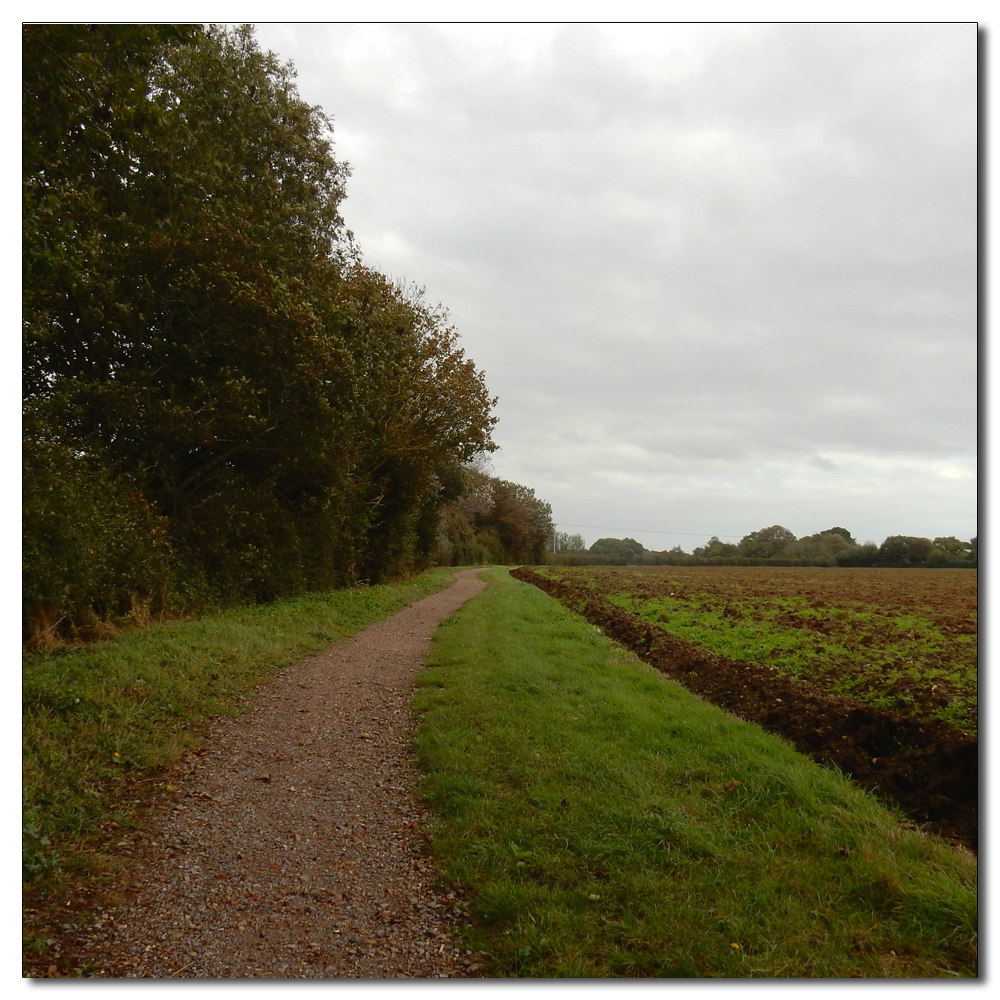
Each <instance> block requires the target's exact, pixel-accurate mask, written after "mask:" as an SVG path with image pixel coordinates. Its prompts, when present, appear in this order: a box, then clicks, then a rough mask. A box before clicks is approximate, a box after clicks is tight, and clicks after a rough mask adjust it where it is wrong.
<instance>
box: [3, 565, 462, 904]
mask: <svg viewBox="0 0 1000 1000" xmlns="http://www.w3.org/2000/svg"><path fill="white" fill-rule="evenodd" d="M451 579H452V574H451V572H450V571H448V570H435V571H432V572H430V573H427V574H424V575H422V576H420V577H418V578H416V579H414V580H412V581H410V582H407V583H399V584H390V585H386V586H378V587H365V588H357V589H352V590H338V591H333V592H330V593H326V594H313V595H309V596H305V597H301V598H296V599H291V600H284V601H276V602H274V603H272V604H266V605H258V606H254V607H244V608H238V609H233V610H230V611H228V612H225V613H222V614H217V615H212V616H209V617H205V618H201V619H198V620H195V621H183V622H172V623H168V624H163V625H156V626H152V627H150V628H146V629H142V630H136V631H133V632H130V633H126V634H123V635H121V636H120V637H118V638H116V639H113V640H109V641H106V642H101V643H95V644H94V645H92V646H88V647H85V648H82V649H79V650H76V651H73V652H67V653H62V654H49V655H34V656H29V657H28V658H26V660H25V662H24V667H23V744H24V759H23V786H22V787H23V807H24V815H23V820H24V870H25V877H26V880H27V882H28V883H29V884H30V885H31V886H33V887H34V888H36V889H38V890H40V891H44V890H51V889H53V888H54V887H56V886H58V885H59V884H61V883H65V881H66V880H67V879H68V878H70V877H74V876H76V875H79V874H82V873H86V872H89V871H93V870H95V869H99V868H100V867H101V866H102V865H103V864H105V863H107V862H109V861H110V860H111V858H112V856H113V855H114V853H115V852H114V847H113V845H112V844H111V843H109V832H110V831H113V830H117V831H118V833H116V834H115V835H114V839H115V840H117V839H118V838H119V837H120V836H122V835H125V833H126V831H128V830H129V829H130V828H134V827H136V826H141V825H142V818H141V815H139V814H140V813H141V809H142V805H143V802H144V801H145V799H147V798H148V797H149V795H150V793H151V792H152V791H153V786H154V784H155V778H156V775H157V774H158V773H159V772H160V771H161V769H162V768H164V767H166V766H168V765H170V764H173V763H175V762H177V761H178V760H179V759H181V758H182V757H183V755H184V754H185V753H186V752H188V751H190V750H191V749H192V748H193V747H195V746H196V745H198V744H199V743H200V742H201V739H202V734H203V730H204V723H205V722H206V721H207V720H208V719H210V718H211V717H213V716H221V715H237V714H239V713H241V712H243V711H245V709H246V708H247V707H248V705H249V699H250V697H251V696H252V695H253V693H254V692H255V689H256V688H258V687H259V686H260V685H262V684H263V683H265V682H266V681H267V680H269V679H270V678H271V677H273V676H274V674H275V673H277V672H278V671H279V670H280V669H281V668H283V667H285V666H287V665H289V664H290V663H293V662H294V661H295V660H297V659H299V658H301V657H303V656H306V655H308V654H309V653H313V652H316V651H318V650H320V649H323V648H324V647H325V646H327V645H329V644H330V643H331V642H334V641H336V640H338V639H342V638H344V637H346V636H348V635H351V634H353V633H355V632H357V631H359V630H360V629H363V628H365V627H366V626H368V625H370V624H371V623H372V622H375V621H378V620H380V619H382V618H384V617H386V616H387V615H389V614H392V613H393V612H394V611H397V610H399V609H400V608H403V607H405V606H406V605H408V604H410V603H412V602H413V601H415V600H417V599H419V598H421V597H424V596H426V595H427V594H430V593H433V592H435V591H437V590H440V589H441V588H442V587H444V586H446V585H448V583H450V581H451ZM112 824H118V825H117V827H116V826H112Z"/></svg>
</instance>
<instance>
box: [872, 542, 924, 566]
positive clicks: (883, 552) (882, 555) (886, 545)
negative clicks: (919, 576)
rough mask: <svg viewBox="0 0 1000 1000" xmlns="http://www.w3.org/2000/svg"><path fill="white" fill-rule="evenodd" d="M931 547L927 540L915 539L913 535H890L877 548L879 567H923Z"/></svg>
mask: <svg viewBox="0 0 1000 1000" xmlns="http://www.w3.org/2000/svg"><path fill="white" fill-rule="evenodd" d="M933 547H934V546H933V543H932V542H931V540H930V539H929V538H917V537H915V536H913V535H890V536H889V537H888V538H886V539H885V541H883V542H882V544H881V545H880V546H879V550H878V561H879V565H881V566H897V567H905V566H923V565H924V564H925V563H926V562H927V557H928V556H929V555H930V554H931V551H932V549H933Z"/></svg>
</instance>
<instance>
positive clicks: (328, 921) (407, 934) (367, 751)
mask: <svg viewBox="0 0 1000 1000" xmlns="http://www.w3.org/2000/svg"><path fill="white" fill-rule="evenodd" d="M456 576H457V579H456V582H455V583H454V584H453V585H452V586H451V587H450V588H449V589H447V590H444V591H441V592H440V593H437V594H434V595H432V596H430V597H427V598H425V599H424V600H422V601H419V602H417V603H416V604H414V605H412V606H411V607H409V608H406V609H404V610H403V611H400V612H398V613H397V614H395V615H393V616H391V617H390V618H387V619H385V620H384V621H382V622H379V623H377V624H375V625H373V626H371V627H370V628H368V629H366V630H365V631H364V632H361V633H359V634H358V635H356V636H354V637H353V638H351V639H348V640H345V641H343V642H339V643H337V644H335V645H333V646H331V647H329V648H328V649H327V650H326V651H325V652H323V653H320V654H318V655H316V656H312V657H309V658H308V659H306V660H303V661H301V662H300V663H298V664H296V665H295V666H294V667H292V668H291V669H289V670H287V671H285V672H284V673H283V674H282V675H281V676H279V677H278V678H277V679H276V680H275V681H274V682H273V683H272V684H271V685H269V686H268V688H267V689H266V690H265V691H264V692H262V693H261V695H260V697H258V699H257V700H256V705H255V708H254V709H253V710H252V711H251V712H250V713H249V714H248V715H246V716H244V717H242V718H239V719H228V720H224V721H220V722H219V723H218V725H217V726H216V727H215V728H214V731H213V732H212V733H211V734H210V737H209V739H208V741H207V742H206V744H205V747H204V750H203V752H202V753H201V754H200V755H199V757H198V758H197V760H195V761H194V762H193V763H189V764H188V765H187V767H186V768H185V769H182V770H179V772H178V773H177V775H176V776H174V777H173V778H172V779H171V780H172V782H173V784H174V785H176V786H177V793H176V798H175V801H174V802H173V804H172V806H173V807H172V809H171V810H170V812H169V814H168V815H167V817H166V820H165V822H164V824H163V828H162V830H161V831H160V832H159V833H158V835H157V836H156V837H155V839H154V842H153V844H152V849H153V852H152V854H151V856H150V857H149V859H148V864H146V865H144V866H140V867H139V870H138V871H137V872H136V873H134V874H133V876H132V878H131V881H130V884H129V885H128V886H127V887H126V888H125V890H124V891H125V894H126V896H127V900H128V901H127V902H125V903H124V904H123V905H119V906H117V907H114V908H111V909H109V910H106V911H105V912H104V913H102V914H98V915H95V919H94V920H93V921H92V923H91V925H90V926H89V927H87V928H86V929H85V930H84V931H83V932H82V933H81V932H73V933H72V934H67V935H66V939H65V940H64V941H63V942H62V944H61V948H62V951H63V953H64V958H65V959H66V961H64V962H63V963H62V964H63V966H64V967H69V968H72V967H74V966H77V967H78V966H83V965H84V964H85V963H90V964H91V969H92V973H91V974H92V975H94V976H96V977H99V978H184V979H188V978H268V977H285V978H335V977H346V978H369V979H382V978H393V977H423V978H427V977H432V978H433V977H444V978H450V977H456V976H468V975H474V974H475V972H476V969H477V963H476V961H475V956H472V955H469V954H467V953H465V952H464V951H463V950H462V949H461V947H460V945H459V944H458V943H457V941H456V939H455V938H454V937H453V936H452V935H451V933H450V931H449V928H450V927H451V926H452V925H453V924H454V923H455V922H456V921H459V920H461V919H462V918H463V915H464V913H463V906H462V900H461V899H460V898H459V897H458V896H457V895H456V894H455V893H449V892H448V891H447V890H443V891H442V890H439V889H437V888H435V882H436V879H437V875H436V872H435V871H434V869H433V866H432V865H431V863H430V861H429V860H428V859H427V857H426V856H425V852H424V848H425V847H426V845H427V830H426V824H425V823H424V822H423V819H422V810H421V809H420V808H419V806H418V805H417V803H416V802H415V800H414V798H413V795H412V789H413V785H414V781H415V778H416V771H415V768H414V765H413V762H412V760H411V756H410V738H411V735H412V732H413V727H414V721H415V720H414V718H413V716H412V713H411V710H410V699H411V696H412V689H413V679H414V676H415V675H416V673H417V672H418V671H419V670H420V669H421V667H422V666H423V665H424V663H425V660H426V657H427V654H428V652H429V649H430V641H431V637H432V635H433V634H434V631H435V629H436V628H437V626H438V625H439V624H440V623H441V622H442V621H444V620H445V619H446V618H448V617H450V616H451V615H452V614H454V613H455V611H457V610H458V609H459V608H460V607H461V606H462V604H464V603H465V602H466V601H467V600H468V599H469V598H470V597H473V596H474V595H475V594H477V593H479V592H480V591H481V590H483V588H484V587H485V584H484V583H483V582H482V581H480V580H479V579H478V576H477V572H476V571H475V570H467V571H462V572H460V573H458V574H456ZM35 974H36V975H45V974H46V970H44V969H39V970H37V971H36V973H35Z"/></svg>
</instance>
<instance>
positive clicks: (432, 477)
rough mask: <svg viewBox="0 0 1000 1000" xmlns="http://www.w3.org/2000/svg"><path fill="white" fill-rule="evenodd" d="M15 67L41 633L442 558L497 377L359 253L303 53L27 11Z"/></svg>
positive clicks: (511, 546) (233, 36)
mask: <svg viewBox="0 0 1000 1000" xmlns="http://www.w3.org/2000/svg"><path fill="white" fill-rule="evenodd" d="M23 67H24V71H23V108H24V114H23V133H24V162H23V207H24V311H23V336H24V401H25V424H24V428H25V432H24V436H25V454H26V468H25V498H24V499H25V508H24V509H25V521H24V528H25V620H26V623H27V631H28V634H29V636H33V637H35V638H36V639H37V638H39V637H40V636H42V635H44V634H48V635H62V636H68V635H79V634H80V630H81V629H85V628H87V627H90V626H92V625H93V624H94V623H95V622H99V621H107V620H112V619H116V618H117V619H121V618H122V617H128V616H130V615H131V616H133V617H135V616H137V615H140V614H145V613H148V612H149V611H150V610H153V611H155V610H157V609H158V608H161V607H163V606H164V603H165V602H166V604H168V605H169V604H170V603H171V602H173V603H175V604H180V605H183V604H185V603H190V602H191V601H192V600H205V599H209V600H236V601H243V600H250V601H259V600H268V599H271V598H274V597H276V596H279V595H288V594H294V593H299V592H303V591H306V590H315V589H321V588H327V587H330V586H336V585H340V584H344V583H349V582H353V581H356V580H369V581H372V582H377V581H381V580H385V579H389V578H393V577H397V576H400V575H403V574H406V573H408V572H411V571H413V570H415V569H419V568H421V567H423V566H426V565H428V564H429V563H430V562H431V561H433V559H434V558H435V556H436V555H437V554H438V552H439V549H440V547H441V531H440V528H441V517H442V511H443V509H444V508H445V507H446V506H447V505H448V504H450V503H454V502H455V501H456V500H457V499H458V498H459V497H461V496H462V495H463V493H464V492H465V491H466V490H467V488H468V487H469V472H468V470H467V469H466V468H465V466H466V464H467V463H469V462H470V460H472V459H473V458H474V457H475V456H476V455H479V454H482V453H484V452H489V451H492V450H493V449H494V447H495V445H494V444H493V442H492V440H491V429H492V427H493V424H494V423H495V418H494V417H493V416H492V415H491V408H492V405H493V403H494V402H495V400H492V399H491V398H490V396H489V393H488V391H487V388H486V385H485V382H484V379H483V375H482V373H481V372H480V371H478V370H477V369H476V367H475V365H474V364H473V363H472V362H471V361H469V360H468V359H467V358H466V357H465V356H464V354H463V351H462V349H461V348H460V347H459V346H458V338H457V334H456V332H455V331H454V329H452V328H451V327H450V326H449V325H448V321H447V317H446V315H445V314H444V312H443V311H442V310H440V309H435V308H431V307H430V306H429V305H428V304H427V303H426V302H425V301H424V300H423V298H422V295H421V293H420V292H419V291H417V290H415V289H412V288H403V287H400V286H399V285H398V284H395V283H393V282H392V281H390V280H388V279H387V278H385V277H384V276H383V275H381V274H379V273H377V272H375V271H373V270H371V269H370V268H368V267H366V266H364V265H363V264H362V263H361V260H360V255H359V253H358V251H357V248H356V247H355V245H354V242H353V237H352V235H351V234H350V233H349V232H348V231H347V230H346V229H345V227H344V224H343V220H342V218H341V216H340V212H339V206H340V203H341V201H342V199H343V198H344V194H345V187H344V185H345V181H346V178H347V176H348V170H347V167H346V166H345V165H344V164H343V163H341V162H339V161H338V160H337V159H336V158H335V156H334V154H333V150H332V146H331V138H330V137H331V123H330V120H329V119H328V117H327V116H326V115H325V114H324V113H323V112H322V111H321V110H320V109H318V108H315V107H311V106H310V105H308V104H306V103H304V102H303V101H302V100H301V98H300V97H299V95H298V92H297V90H296V88H295V86H294V82H293V77H294V71H293V70H292V68H291V67H290V66H287V65H282V64H280V63H279V62H278V61H277V59H276V58H275V57H274V56H273V54H271V53H265V52H262V51H261V50H260V49H259V48H258V46H257V44H256V42H255V40H254V37H253V33H252V30H251V29H250V28H249V27H243V28H239V29H235V30H227V29H222V28H216V27H212V28H207V29H205V28H202V27H200V26H164V25H152V24H140V25H121V24H118V25H68V24H61V25H43V24H36V25H27V26H25V27H24V28H23ZM518 491H521V492H522V493H525V495H524V496H522V495H520V494H519V492H518ZM494 494H495V500H494V507H496V508H497V509H498V510H499V513H497V512H494V513H493V514H492V515H491V516H492V518H493V520H492V522H491V523H492V525H493V529H494V531H493V535H494V537H495V538H496V537H498V538H500V539H501V545H500V549H501V550H502V552H503V553H509V554H511V555H512V556H514V557H515V558H517V559H518V560H527V559H528V558H530V556H531V554H532V553H533V552H535V551H539V546H538V543H537V538H536V536H537V533H538V531H536V526H535V525H534V522H531V524H530V526H529V527H528V528H527V529H525V530H523V531H521V530H520V529H517V528H516V524H515V522H517V518H516V517H510V516H507V515H505V514H504V513H503V511H502V510H500V508H503V507H504V505H505V504H507V506H510V505H511V504H513V505H514V506H515V507H516V506H517V505H518V504H520V505H522V506H523V505H524V504H525V503H528V505H529V507H530V506H531V502H532V498H533V494H531V492H530V491H524V489H523V488H522V487H517V486H515V485H514V484H496V486H495V488H494ZM507 494H509V495H510V496H509V497H508V496H507ZM528 494H530V496H529V495H528ZM529 520H530V519H529ZM518 523H519V522H518ZM488 527H489V525H488V524H486V522H485V521H484V523H483V524H481V525H480V524H478V523H477V525H476V528H477V529H483V530H485V529H487V528H488ZM501 528H502V530H501ZM508 528H509V530H508ZM538 530H541V527H540V526H539V527H538ZM504 532H506V534H504ZM519 532H520V533H519ZM498 533H499V534H498ZM458 548H461V545H459V546H458ZM494 548H496V546H494Z"/></svg>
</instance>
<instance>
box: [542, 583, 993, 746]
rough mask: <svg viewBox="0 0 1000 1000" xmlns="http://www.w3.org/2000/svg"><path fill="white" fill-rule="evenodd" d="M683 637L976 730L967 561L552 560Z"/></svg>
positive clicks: (972, 586)
mask: <svg viewBox="0 0 1000 1000" xmlns="http://www.w3.org/2000/svg"><path fill="white" fill-rule="evenodd" d="M543 572H544V574H545V575H546V576H549V577H551V578H553V579H558V580H561V581H563V582H565V583H569V584H572V585H574V586H577V587H585V588H588V589H590V590H593V591H595V592H597V593H599V594H601V595H602V596H604V597H605V598H607V599H609V600H611V601H613V602H614V603H615V604H618V605H619V606H620V607H623V608H625V609H626V610H628V611H630V612H632V613H634V614H638V615H641V616H642V617H644V618H646V619H647V620H649V621H650V622H651V623H653V624H655V625H657V626H658V627H659V628H662V629H664V630H666V631H667V632H670V633H671V634H673V635H676V636H677V637H678V638H680V639H684V640H686V641H687V642H691V643H694V644H696V645H698V646H701V647H704V648H706V649H708V650H710V651H711V652H713V653H717V654H719V655H722V656H726V657H728V658H730V659H736V660H746V661H750V662H752V663H763V664H767V665H768V666H770V667H773V668H774V669H775V670H777V671H778V672H780V673H782V674H786V675H789V676H793V677H796V678H798V679H800V680H804V681H806V682H808V683H809V684H811V685H813V686H815V687H817V688H819V689H821V690H823V691H826V692H828V693H830V694H836V695H843V696H847V697H851V698H856V699H857V700H859V701H862V702H865V703H867V704H870V705H873V706H874V707H876V708H884V709H890V710H892V711H897V712H901V713H903V714H905V715H909V716H913V717H917V718H924V719H937V720H940V721H942V722H945V723H947V724H949V725H951V726H954V727H955V728H956V729H958V730H960V731H962V732H964V733H967V734H969V735H976V732H977V725H978V722H977V716H978V641H977V573H976V572H975V571H974V570H926V569H913V570H906V569H867V568H865V569H824V568H817V569H813V568H798V567H795V568H790V567H775V568H774V569H771V568H760V567H676V566H662V567H660V566H650V567H594V566H587V567H549V568H548V569H546V570H544V571H543Z"/></svg>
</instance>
